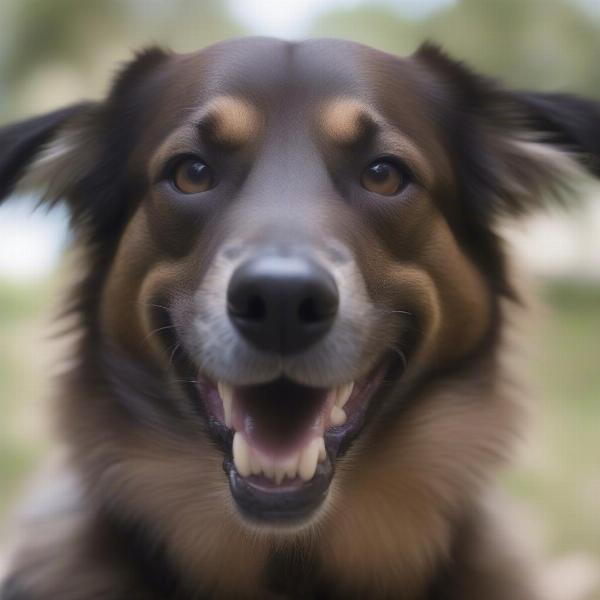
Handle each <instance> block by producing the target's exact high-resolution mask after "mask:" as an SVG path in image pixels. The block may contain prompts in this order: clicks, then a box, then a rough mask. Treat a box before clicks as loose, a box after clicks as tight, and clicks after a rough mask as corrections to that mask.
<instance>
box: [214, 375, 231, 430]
mask: <svg viewBox="0 0 600 600" xmlns="http://www.w3.org/2000/svg"><path fill="white" fill-rule="evenodd" d="M217 389H218V391H219V396H221V401H222V402H223V413H224V415H225V425H227V427H231V409H232V406H233V387H231V386H230V385H227V384H226V383H223V382H222V381H219V383H218V384H217Z"/></svg>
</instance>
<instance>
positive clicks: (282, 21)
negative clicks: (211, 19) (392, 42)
mask: <svg viewBox="0 0 600 600" xmlns="http://www.w3.org/2000/svg"><path fill="white" fill-rule="evenodd" d="M453 1H454V0H379V4H387V5H389V6H391V7H392V8H395V9H397V10H398V11H399V12H401V13H403V14H407V15H414V16H418V15H423V14H425V13H427V12H429V11H430V10H432V9H434V8H436V7H438V6H440V5H443V4H450V3H452V2H453ZM364 3H365V2H360V0H252V1H248V0H229V1H228V4H229V8H230V10H231V12H232V13H233V14H234V15H235V16H236V17H237V18H238V19H239V20H240V21H241V22H242V23H244V25H246V26H247V27H248V28H249V29H251V30H252V31H253V32H255V33H257V34H260V35H273V36H277V37H284V38H288V39H289V38H296V37H302V36H303V35H304V34H305V33H306V28H307V26H308V25H309V23H310V20H311V19H312V18H314V17H315V16H316V15H318V14H319V13H321V12H325V11H328V10H331V9H333V8H339V7H347V8H352V7H355V6H358V5H360V4H364Z"/></svg>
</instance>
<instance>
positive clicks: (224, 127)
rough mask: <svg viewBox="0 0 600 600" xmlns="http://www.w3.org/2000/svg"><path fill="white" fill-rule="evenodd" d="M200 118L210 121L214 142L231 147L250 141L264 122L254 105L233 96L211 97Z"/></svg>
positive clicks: (255, 136)
mask: <svg viewBox="0 0 600 600" xmlns="http://www.w3.org/2000/svg"><path fill="white" fill-rule="evenodd" d="M202 119H203V120H207V121H210V122H211V134H212V137H213V139H214V141H215V142H217V143H219V144H221V145H223V146H233V147H240V146H245V145H246V144H249V143H250V142H252V141H253V140H254V139H256V138H257V137H258V135H259V134H260V131H261V129H262V127H263V124H264V118H263V116H262V114H261V112H260V111H259V109H258V108H257V107H256V106H254V105H252V104H251V103H250V102H248V101H247V100H245V99H242V98H235V97H233V96H218V97H216V98H213V99H212V100H211V101H210V102H209V104H208V106H207V107H206V108H205V109H204V112H203V114H202Z"/></svg>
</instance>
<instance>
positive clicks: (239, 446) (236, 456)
mask: <svg viewBox="0 0 600 600" xmlns="http://www.w3.org/2000/svg"><path fill="white" fill-rule="evenodd" d="M233 462H234V464H235V468H236V469H237V471H238V473H239V474H240V475H241V476H242V477H248V475H250V473H251V471H250V448H249V447H248V442H246V440H245V439H244V436H243V435H242V434H241V433H240V432H239V431H236V432H235V435H234V436H233Z"/></svg>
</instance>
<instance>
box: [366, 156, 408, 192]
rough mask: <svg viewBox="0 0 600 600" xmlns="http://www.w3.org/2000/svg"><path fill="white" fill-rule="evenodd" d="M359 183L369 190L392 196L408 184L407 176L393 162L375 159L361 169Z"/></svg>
mask: <svg viewBox="0 0 600 600" xmlns="http://www.w3.org/2000/svg"><path fill="white" fill-rule="evenodd" d="M360 183H361V185H362V186H363V187H364V188H365V189H366V190H368V191H369V192H374V193H375V194H380V195H382V196H393V195H394V194H397V193H398V192H399V191H400V190H401V189H402V188H403V187H405V186H406V185H407V184H408V178H407V176H406V175H405V174H404V173H403V172H402V171H401V170H400V168H399V167H397V166H396V165H395V164H393V163H391V162H389V161H387V160H377V161H375V162H373V163H371V164H370V165H369V166H368V167H367V168H366V169H365V170H364V171H363V173H362V175H361V177H360Z"/></svg>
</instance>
